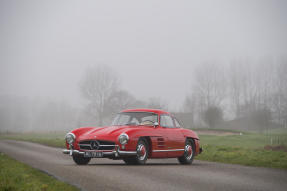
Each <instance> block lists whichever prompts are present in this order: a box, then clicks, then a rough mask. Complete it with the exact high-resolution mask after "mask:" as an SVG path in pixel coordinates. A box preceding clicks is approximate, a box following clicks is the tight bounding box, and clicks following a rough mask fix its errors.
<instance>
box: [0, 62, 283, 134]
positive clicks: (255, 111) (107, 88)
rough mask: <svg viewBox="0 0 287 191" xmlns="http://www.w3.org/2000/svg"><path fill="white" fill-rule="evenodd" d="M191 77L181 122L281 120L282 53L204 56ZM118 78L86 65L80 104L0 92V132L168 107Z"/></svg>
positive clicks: (222, 124) (88, 122)
mask: <svg viewBox="0 0 287 191" xmlns="http://www.w3.org/2000/svg"><path fill="white" fill-rule="evenodd" d="M191 78H192V82H193V84H192V86H191V88H190V90H189V92H190V93H189V94H188V95H186V98H185V100H184V102H183V103H178V105H179V106H182V107H181V110H180V111H177V112H176V113H174V114H175V115H176V116H177V117H178V118H180V119H181V120H182V121H183V124H184V126H185V127H187V128H196V127H209V128H231V129H234V130H254V129H255V130H264V129H267V128H269V127H286V126H287V59H277V60H273V59H261V60H258V61H256V62H255V61H251V60H248V59H245V60H240V59H238V60H234V61H232V62H231V63H230V64H222V63H216V62H206V63H202V64H200V65H198V66H197V67H196V68H195V69H194V72H193V73H192V75H191ZM119 81H120V80H119V78H118V76H117V74H116V73H115V72H114V71H113V70H112V69H111V68H109V67H107V66H96V67H91V68H88V69H87V71H86V73H85V75H84V76H83V78H82V80H81V82H80V88H79V91H80V93H81V94H82V96H83V98H84V99H85V100H86V104H85V105H82V106H79V107H75V106H72V105H71V104H70V103H68V102H66V101H56V100H52V99H50V100H47V99H44V98H43V99H32V98H27V97H20V96H4V95H2V96H0V132H7V131H11V132H14V131H16V132H19V131H63V130H64V131H68V130H71V129H74V128H77V127H80V126H102V125H108V124H110V123H111V120H112V118H113V116H114V115H115V114H116V113H117V112H119V111H121V110H122V109H127V108H157V109H165V110H168V103H165V102H163V101H162V100H161V99H160V98H154V97H152V98H149V99H147V100H145V101H143V100H139V99H138V98H137V97H136V95H132V94H131V93H130V92H129V91H127V90H124V89H122V88H121V85H120V84H119ZM165 83H168V81H165ZM143 88H145V87H143ZM159 88H160V87H159ZM171 88H172V87H171ZM178 93H180V92H178ZM151 96H152V93H151ZM171 112H172V111H171Z"/></svg>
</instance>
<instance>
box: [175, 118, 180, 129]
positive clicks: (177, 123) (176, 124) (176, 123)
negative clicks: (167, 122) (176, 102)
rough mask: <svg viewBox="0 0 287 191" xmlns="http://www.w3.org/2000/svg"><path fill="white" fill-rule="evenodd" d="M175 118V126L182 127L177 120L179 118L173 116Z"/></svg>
mask: <svg viewBox="0 0 287 191" xmlns="http://www.w3.org/2000/svg"><path fill="white" fill-rule="evenodd" d="M173 119H174V123H175V127H176V128H180V124H179V122H178V121H177V119H176V118H173Z"/></svg>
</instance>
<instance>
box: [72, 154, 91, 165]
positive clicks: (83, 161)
mask: <svg viewBox="0 0 287 191" xmlns="http://www.w3.org/2000/svg"><path fill="white" fill-rule="evenodd" d="M73 160H74V162H75V163H76V164H77V165H86V164H88V163H89V162H90V160H91V158H85V157H83V156H81V155H73Z"/></svg>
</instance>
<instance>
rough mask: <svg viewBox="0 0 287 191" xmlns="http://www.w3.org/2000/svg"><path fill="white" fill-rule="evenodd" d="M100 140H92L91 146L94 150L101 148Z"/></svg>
mask: <svg viewBox="0 0 287 191" xmlns="http://www.w3.org/2000/svg"><path fill="white" fill-rule="evenodd" d="M99 147H100V146H99V142H98V141H92V142H91V148H92V149H94V150H98V149H99Z"/></svg>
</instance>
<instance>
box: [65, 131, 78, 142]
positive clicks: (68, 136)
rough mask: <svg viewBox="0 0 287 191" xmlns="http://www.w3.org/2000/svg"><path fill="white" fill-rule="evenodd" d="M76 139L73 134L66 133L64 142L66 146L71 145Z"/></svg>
mask: <svg viewBox="0 0 287 191" xmlns="http://www.w3.org/2000/svg"><path fill="white" fill-rule="evenodd" d="M75 139H76V136H75V135H74V133H68V134H67V135H66V141H67V143H68V144H72V143H73V142H74V141H75Z"/></svg>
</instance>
